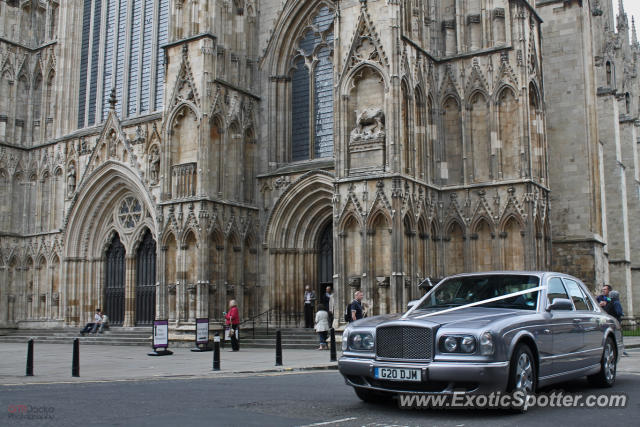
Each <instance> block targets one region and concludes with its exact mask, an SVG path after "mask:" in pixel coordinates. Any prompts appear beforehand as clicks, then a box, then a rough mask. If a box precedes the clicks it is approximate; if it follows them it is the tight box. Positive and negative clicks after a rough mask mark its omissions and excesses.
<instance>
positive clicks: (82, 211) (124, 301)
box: [61, 161, 157, 327]
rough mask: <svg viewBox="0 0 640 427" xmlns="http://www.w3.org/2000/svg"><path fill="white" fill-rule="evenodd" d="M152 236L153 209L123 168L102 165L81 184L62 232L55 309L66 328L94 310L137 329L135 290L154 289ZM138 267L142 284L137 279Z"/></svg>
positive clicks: (115, 164)
mask: <svg viewBox="0 0 640 427" xmlns="http://www.w3.org/2000/svg"><path fill="white" fill-rule="evenodd" d="M154 230H157V225H156V221H155V208H154V204H153V202H152V201H151V198H150V195H149V193H148V192H147V190H146V188H145V187H144V184H143V183H142V182H141V181H140V178H139V176H138V174H137V173H136V172H135V171H133V170H132V169H131V168H130V167H129V166H127V165H125V164H122V163H120V162H117V161H108V162H106V163H104V164H103V165H101V166H100V167H98V168H97V169H96V170H94V171H93V172H92V173H91V174H90V175H89V176H88V177H85V178H84V179H83V182H82V184H81V187H80V188H79V192H78V196H77V198H76V199H75V201H74V204H73V205H72V207H71V210H70V211H69V216H68V222H67V227H66V230H65V242H66V245H65V253H64V255H65V261H64V268H63V280H62V283H64V288H63V289H61V291H62V296H61V301H62V302H61V305H62V307H61V309H62V313H63V314H64V318H65V322H66V323H67V324H79V323H83V322H85V321H87V320H90V319H91V317H92V315H93V312H94V310H95V308H96V307H102V308H104V310H103V311H104V312H105V314H107V315H108V316H109V318H110V319H111V321H112V323H113V324H114V325H119V324H121V325H122V326H127V327H130V326H134V325H135V324H136V323H138V320H139V319H138V316H137V311H138V309H139V306H138V304H137V303H138V302H140V301H139V298H140V296H139V292H137V287H138V286H140V285H141V284H142V285H144V286H153V285H155V283H154V284H153V285H151V282H150V280H153V281H155V268H156V265H155V241H156V239H155V237H154V236H155V235H156V233H155V232H154ZM149 239H150V240H149ZM151 246H153V248H152V249H153V250H147V251H146V252H145V249H144V248H145V247H151ZM147 252H149V253H148V254H147ZM145 257H146V258H149V259H147V260H146V261H145ZM150 257H152V258H153V259H151V258H150ZM143 265H144V269H143V272H144V278H143V280H142V281H143V282H144V283H142V282H140V279H138V276H139V275H140V270H139V269H140V268H142V266H143ZM149 268H152V269H153V270H154V271H153V272H150V271H148V269H149ZM153 295H154V296H153V298H154V299H155V292H154V293H153ZM148 305H149V303H148V302H146V303H145V307H146V308H145V310H147V311H149V310H148V308H149V307H148ZM151 305H152V306H155V301H154V303H153V304H151ZM154 309H155V307H153V308H152V309H151V310H154ZM146 317H149V314H147V315H146V316H145V320H144V322H142V323H143V324H146V323H148V322H149V321H150V320H149V319H146ZM151 320H152V319H151Z"/></svg>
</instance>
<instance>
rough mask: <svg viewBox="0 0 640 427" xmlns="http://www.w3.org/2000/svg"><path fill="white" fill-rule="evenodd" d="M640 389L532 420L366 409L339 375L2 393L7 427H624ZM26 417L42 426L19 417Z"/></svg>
mask: <svg viewBox="0 0 640 427" xmlns="http://www.w3.org/2000/svg"><path fill="white" fill-rule="evenodd" d="M634 353H635V352H634ZM633 357H634V358H635V357H640V354H638V353H636V354H633ZM638 385H640V374H638V373H636V372H629V371H625V372H620V373H619V375H618V380H617V383H616V386H615V387H614V388H613V389H608V390H607V391H606V392H607V393H610V392H624V393H626V394H627V396H628V405H627V407H626V408H618V409H586V408H534V409H531V410H529V412H527V413H526V414H514V413H508V412H504V411H499V410H444V409H440V410H433V409H431V410H411V411H408V410H402V409H399V408H398V406H397V405H396V404H394V403H389V404H386V405H372V404H366V403H363V402H361V401H360V400H359V399H358V398H357V397H356V396H355V394H354V393H353V391H352V390H351V388H349V387H347V386H345V385H344V382H343V380H342V377H341V376H340V375H339V374H338V373H337V372H335V371H315V372H306V373H285V374H282V373H279V374H269V375H266V374H265V375H261V376H256V375H253V376H233V377H221V378H208V379H158V380H146V381H113V382H83V383H73V384H71V383H53V384H30V385H21V386H1V387H0V403H1V406H2V412H0V425H3V426H5V425H7V426H11V425H34V426H35V425H37V426H40V425H55V426H70V425H79V426H93V425H135V426H164V425H172V426H176V425H185V426H190V425H207V426H211V425H213V426H310V425H315V426H322V425H327V426H492V427H493V426H514V425H523V426H528V425H531V426H541V425H542V426H544V425H562V426H574V425H575V426H586V425H588V426H599V425H602V426H605V425H607V426H610V425H623V426H624V425H631V424H634V423H635V422H636V421H637V420H638V419H640V387H638ZM555 388H556V389H557V388H563V389H565V390H566V391H568V392H571V393H590V392H598V391H599V390H598V389H594V388H591V387H589V386H588V385H587V382H586V381H582V380H581V381H574V382H571V383H565V384H562V385H561V386H560V387H555ZM19 405H25V406H19ZM42 408H44V409H42ZM25 410H27V411H31V412H29V413H28V414H33V415H32V416H34V415H35V417H36V419H28V417H26V416H25V417H23V418H21V419H18V418H16V416H19V414H20V412H22V411H25ZM34 411H38V412H34ZM14 414H15V415H14ZM28 414H27V415H28ZM49 415H50V417H48V416H49ZM633 420H636V421H633Z"/></svg>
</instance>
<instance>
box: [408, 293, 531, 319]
mask: <svg viewBox="0 0 640 427" xmlns="http://www.w3.org/2000/svg"><path fill="white" fill-rule="evenodd" d="M542 289H544V286H538V287H536V288H531V289H525V290H524V291H518V292H513V293H511V294H507V295H501V296H499V297H493V298H489V299H485V300H481V301H476V302H472V303H469V304H465V305H461V306H459V307H451V308H447V309H446V310H441V311H434V312H433V313H427V314H423V315H421V316H418V317H416V319H424V318H425V317H431V316H435V315H436V314H444V313H451V312H453V311H458V310H462V309H464V308H469V307H475V306H477V305H483V304H487V303H490V302H495V301H501V300H503V299H507V298H513V297H517V296H519V295H526V294H530V293H532V292H537V291H541V290H542ZM408 314H409V312H407V314H405V315H404V316H403V317H405V316H407V315H408Z"/></svg>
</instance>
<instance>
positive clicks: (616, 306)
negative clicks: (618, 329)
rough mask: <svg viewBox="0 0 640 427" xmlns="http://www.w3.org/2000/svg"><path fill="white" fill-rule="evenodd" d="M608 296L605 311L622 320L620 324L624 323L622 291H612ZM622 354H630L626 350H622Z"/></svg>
mask: <svg viewBox="0 0 640 427" xmlns="http://www.w3.org/2000/svg"><path fill="white" fill-rule="evenodd" d="M608 298H609V301H608V302H607V305H605V307H604V311H606V312H607V313H608V314H609V315H611V316H613V317H615V318H616V319H617V320H618V322H620V325H622V316H624V312H623V311H622V304H620V292H618V291H610V292H609V295H608ZM623 338H624V335H623ZM623 345H624V343H623ZM622 355H623V356H629V354H628V353H627V352H626V351H624V350H623V351H622Z"/></svg>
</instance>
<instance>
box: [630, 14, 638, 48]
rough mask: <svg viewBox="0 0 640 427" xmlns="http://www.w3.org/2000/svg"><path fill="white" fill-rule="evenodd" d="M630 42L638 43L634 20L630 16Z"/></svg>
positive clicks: (635, 44)
mask: <svg viewBox="0 0 640 427" xmlns="http://www.w3.org/2000/svg"><path fill="white" fill-rule="evenodd" d="M631 44H632V45H634V46H637V45H638V33H637V31H636V20H635V19H634V18H633V16H632V17H631Z"/></svg>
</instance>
